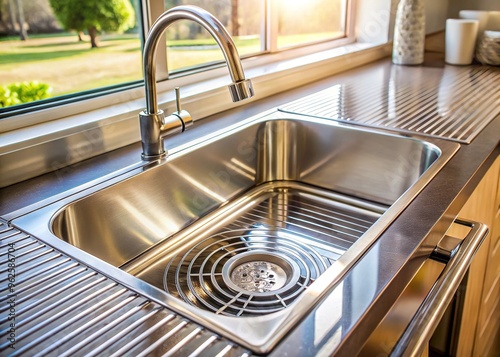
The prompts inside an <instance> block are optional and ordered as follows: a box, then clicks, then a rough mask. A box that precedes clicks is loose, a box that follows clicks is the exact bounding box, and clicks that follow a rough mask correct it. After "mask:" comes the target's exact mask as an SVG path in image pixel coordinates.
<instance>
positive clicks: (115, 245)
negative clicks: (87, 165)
mask: <svg viewBox="0 0 500 357" xmlns="http://www.w3.org/2000/svg"><path fill="white" fill-rule="evenodd" d="M458 147H459V146H458V144H455V143H451V142H447V141H442V140H434V139H432V140H429V139H426V140H425V141H424V140H421V139H418V138H411V137H407V136H401V135H395V134H388V133H385V132H383V131H376V130H373V129H371V130H366V129H363V128H359V127H353V126H348V125H345V124H340V123H338V122H335V121H331V120H323V119H317V118H311V117H307V116H300V115H294V114H284V113H280V112H278V111H273V112H270V113H265V114H263V115H261V116H257V117H253V118H250V119H248V120H246V121H243V122H241V123H238V124H235V125H233V126H231V127H227V128H222V129H220V130H219V131H217V132H213V133H211V134H209V135H206V136H204V137H201V138H199V139H196V140H194V141H192V142H189V143H187V144H185V145H182V146H180V147H177V148H174V149H172V150H171V151H170V154H169V156H168V157H167V158H166V159H163V160H159V161H157V162H153V163H149V164H146V163H144V166H142V167H140V168H137V169H133V170H131V171H129V172H127V173H124V174H122V175H120V176H118V177H116V178H114V179H111V180H108V181H104V182H101V183H99V184H96V185H94V186H93V187H90V188H87V189H85V190H83V191H82V192H80V193H77V194H74V195H72V196H69V197H67V198H65V199H63V200H61V201H58V202H55V203H53V204H50V205H48V206H46V207H44V208H41V209H39V210H37V211H35V212H32V213H30V214H27V215H26V216H23V217H20V218H19V219H16V220H14V224H15V225H17V226H18V227H20V228H22V229H24V230H26V231H27V232H29V233H32V234H34V235H35V236H37V237H38V238H40V239H41V240H43V241H45V242H46V243H47V244H50V245H53V246H56V247H57V248H59V249H61V250H63V251H65V252H66V253H67V254H69V255H72V256H73V257H74V258H76V259H78V260H80V261H82V262H83V263H86V264H88V265H91V266H92V267H94V268H95V269H97V270H100V271H101V272H102V273H103V274H106V275H108V276H111V277H114V278H115V279H117V280H120V282H121V283H123V284H125V285H127V286H129V287H131V288H133V289H136V290H138V291H139V292H141V293H143V294H145V295H148V294H149V295H151V294H152V295H154V297H155V299H157V300H160V301H162V302H163V303H164V304H166V305H167V306H169V307H170V308H172V309H174V310H175V311H177V312H179V313H181V314H183V315H185V316H187V317H188V318H190V319H192V320H194V321H196V322H198V323H200V324H201V325H203V326H206V327H208V328H211V329H212V330H214V331H216V332H217V333H220V334H222V335H224V336H227V337H228V338H230V339H232V340H234V341H236V342H237V343H240V344H241V345H243V346H245V347H247V348H249V349H251V350H252V351H254V352H256V353H266V352H268V351H270V350H271V349H272V348H273V347H274V346H275V345H276V344H277V343H278V342H279V341H280V339H281V338H282V337H284V336H285V335H286V334H287V332H288V331H290V329H292V328H293V327H294V326H295V325H296V324H297V323H298V322H299V321H300V320H301V319H303V317H304V316H305V315H306V314H307V313H308V311H310V310H311V309H312V308H313V307H314V305H315V304H316V303H317V302H318V301H319V300H320V299H321V297H322V296H324V295H325V294H326V293H328V292H329V291H331V289H333V288H334V287H335V286H336V284H338V283H339V282H340V281H341V280H342V277H343V275H344V274H345V273H346V272H347V271H348V270H349V269H350V268H351V267H352V266H353V265H354V264H355V263H356V262H357V261H358V260H359V259H360V258H361V257H362V255H363V253H364V252H366V251H367V250H368V249H369V247H370V246H371V244H372V243H373V242H375V240H376V239H377V238H378V237H379V236H380V235H381V234H382V233H383V231H384V230H385V229H386V228H387V227H388V225H389V224H391V222H392V221H393V220H394V219H396V217H397V216H398V214H399V213H400V212H401V211H402V210H403V209H404V208H405V207H406V206H407V205H408V204H409V203H410V202H411V200H412V199H413V198H414V197H415V196H416V195H417V194H418V192H420V190H422V189H423V188H424V187H425V185H426V184H427V183H428V182H429V181H430V180H431V179H432V177H433V176H434V175H435V174H436V173H437V172H438V171H439V170H440V169H441V168H442V167H443V165H444V164H445V163H446V162H447V161H448V160H449V159H450V158H451V157H452V156H453V154H454V153H455V152H456V150H458ZM74 247H76V248H78V249H75V248H74ZM96 258H97V259H96ZM109 265H112V266H114V267H119V268H120V269H121V270H123V271H125V272H126V273H128V274H124V273H120V274H119V275H116V274H112V273H110V272H112V271H115V270H116V269H114V268H112V267H110V266H109Z"/></svg>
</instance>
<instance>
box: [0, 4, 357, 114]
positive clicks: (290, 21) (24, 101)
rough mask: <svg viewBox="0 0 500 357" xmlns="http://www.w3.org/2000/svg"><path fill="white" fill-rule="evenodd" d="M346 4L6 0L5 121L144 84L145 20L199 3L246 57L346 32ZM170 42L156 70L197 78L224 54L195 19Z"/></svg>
mask: <svg viewBox="0 0 500 357" xmlns="http://www.w3.org/2000/svg"><path fill="white" fill-rule="evenodd" d="M348 1H349V0H311V1H299V0H217V1H214V0H149V1H148V0H142V1H141V0H114V1H104V0H86V1H81V0H10V1H3V2H0V118H1V117H2V116H3V117H5V116H9V115H12V113H16V110H17V112H20V111H21V112H22V110H32V109H31V107H33V106H38V105H45V106H54V105H57V104H58V103H60V102H61V101H65V102H67V101H73V100H78V99H79V98H82V97H84V98H88V97H92V96H97V95H102V94H103V92H104V93H106V92H110V91H116V90H122V89H124V88H130V87H131V86H137V87H138V86H140V85H142V56H141V44H142V43H143V42H144V35H143V32H144V31H142V30H141V29H143V28H144V25H143V23H147V20H146V19H149V18H153V19H154V18H156V17H158V16H159V15H160V14H161V12H163V11H164V10H166V9H169V8H172V7H173V6H177V5H184V4H191V5H197V6H200V7H202V8H204V9H206V10H208V11H209V12H211V13H212V14H214V15H215V16H216V17H217V18H218V19H219V20H220V21H221V22H222V23H223V24H224V26H225V27H226V28H227V29H228V31H229V32H230V33H231V35H232V36H233V39H234V40H235V43H236V45H237V48H238V51H239V53H240V56H242V57H243V58H245V57H250V56H257V55H263V54H267V53H272V52H277V51H282V50H286V49H290V48H294V47H297V46H304V45H309V44H314V43H318V42H322V41H332V40H335V39H339V38H344V37H346V35H347V30H346V18H347V2H348ZM144 4H146V5H147V7H148V9H147V10H146V9H143V8H142V6H143V5H144ZM148 12H150V13H148ZM105 14H112V15H110V17H106V16H105ZM75 15H78V16H75ZM82 15H83V16H82ZM82 18H83V19H87V20H82ZM143 19H144V20H143ZM22 37H25V38H26V39H25V40H21V38H22ZM166 38H167V47H166V60H165V61H164V63H159V64H157V67H160V68H159V69H160V70H161V69H162V68H161V67H162V66H163V67H164V68H163V69H164V70H167V64H168V72H169V73H170V74H175V75H185V74H191V73H193V70H194V69H196V70H197V71H199V70H200V68H210V66H212V65H217V64H220V63H221V61H222V59H223V58H222V53H221V51H220V50H219V48H218V47H217V46H216V44H215V42H214V41H213V39H212V38H211V36H210V35H209V34H208V33H207V32H206V31H205V30H204V29H202V28H201V27H200V26H198V25H196V24H194V23H192V22H181V21H180V22H178V23H176V24H175V25H174V26H172V27H171V28H169V30H168V32H167V35H166Z"/></svg>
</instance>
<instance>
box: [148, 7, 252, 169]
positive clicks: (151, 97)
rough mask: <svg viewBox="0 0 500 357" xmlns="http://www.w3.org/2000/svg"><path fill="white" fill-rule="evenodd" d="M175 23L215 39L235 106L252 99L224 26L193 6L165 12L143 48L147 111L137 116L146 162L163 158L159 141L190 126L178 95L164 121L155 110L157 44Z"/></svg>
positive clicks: (156, 101)
mask: <svg viewBox="0 0 500 357" xmlns="http://www.w3.org/2000/svg"><path fill="white" fill-rule="evenodd" d="M178 20H191V21H194V22H196V23H198V24H200V25H201V26H203V27H204V28H205V29H206V30H207V31H208V32H209V33H210V34H211V35H212V37H213V38H214V39H215V41H216V42H217V44H218V45H219V47H220V48H221V50H222V53H223V54H224V58H225V60H226V64H227V67H228V69H229V74H230V76H231V79H232V81H233V83H232V84H230V85H229V86H228V87H229V91H230V94H231V98H232V100H233V101H234V102H236V101H240V100H243V99H246V98H250V97H252V96H253V94H254V92H253V87H252V83H251V81H250V80H249V79H246V78H245V74H244V72H243V67H242V65H241V61H240V57H239V55H238V51H237V49H236V46H235V44H234V42H233V40H232V38H231V36H230V35H229V33H228V32H227V31H226V29H225V28H224V26H223V25H222V24H221V23H220V21H219V20H217V19H216V18H215V17H214V16H213V15H211V14H210V13H209V12H207V11H205V10H203V9H201V8H199V7H196V6H177V7H174V8H172V9H170V10H168V11H166V12H164V13H163V14H162V15H161V16H160V17H159V18H158V19H157V20H156V21H155V23H154V24H153V26H152V27H151V30H150V32H149V35H148V38H147V39H146V43H145V45H144V56H143V65H144V85H145V90H146V110H144V111H143V112H141V113H140V114H139V118H140V126H141V140H142V148H143V153H142V157H143V159H146V160H154V159H158V158H160V157H162V156H164V155H165V149H164V147H163V141H162V137H163V136H164V135H166V134H168V133H173V132H178V131H184V130H185V128H186V126H188V125H190V124H191V123H192V119H191V116H190V115H189V113H188V112H186V111H185V110H181V109H180V104H179V103H180V101H179V94H178V93H179V92H178V91H177V92H176V96H177V111H176V112H174V113H173V114H172V115H169V116H168V117H165V115H164V113H163V111H162V110H160V109H159V108H158V99H157V96H156V68H155V57H156V50H157V47H158V43H159V40H160V38H161V36H162V34H163V33H164V32H165V30H166V29H167V28H168V27H169V26H170V25H172V24H173V23H174V22H176V21H178Z"/></svg>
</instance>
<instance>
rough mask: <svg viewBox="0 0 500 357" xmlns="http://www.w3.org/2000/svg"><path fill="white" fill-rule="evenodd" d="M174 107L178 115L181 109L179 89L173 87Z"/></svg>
mask: <svg viewBox="0 0 500 357" xmlns="http://www.w3.org/2000/svg"><path fill="white" fill-rule="evenodd" d="M175 106H176V107H177V112H178V113H180V112H181V110H182V108H181V89H180V88H179V87H175Z"/></svg>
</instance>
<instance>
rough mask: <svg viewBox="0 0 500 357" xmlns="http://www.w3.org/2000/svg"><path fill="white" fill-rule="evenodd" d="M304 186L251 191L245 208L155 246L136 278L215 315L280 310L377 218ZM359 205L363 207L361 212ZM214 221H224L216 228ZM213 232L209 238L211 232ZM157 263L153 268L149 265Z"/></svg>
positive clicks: (367, 210) (210, 219) (216, 214)
mask: <svg viewBox="0 0 500 357" xmlns="http://www.w3.org/2000/svg"><path fill="white" fill-rule="evenodd" d="M328 196H329V195H328V194H327V193H324V192H323V193H322V192H321V191H320V190H318V189H313V188H310V187H308V186H302V185H297V184H295V185H293V187H288V186H286V185H283V187H281V185H279V186H271V187H269V186H268V185H263V186H259V188H258V189H257V190H256V192H254V193H252V201H251V204H250V205H246V207H245V208H244V210H242V209H241V208H240V207H239V206H240V205H239V204H238V203H236V204H235V205H234V207H231V208H230V209H227V208H226V212H224V213H223V214H222V215H221V214H219V212H217V211H215V212H214V213H213V214H212V215H210V216H208V217H206V219H205V221H206V222H207V223H204V222H200V223H199V224H200V225H201V226H202V227H203V231H208V232H210V234H209V235H207V234H204V233H203V232H199V231H198V230H196V231H194V232H192V233H191V234H190V235H187V236H186V237H184V238H183V241H185V243H183V244H182V249H176V250H174V251H172V250H169V249H168V244H163V245H162V246H161V247H159V248H158V250H159V253H158V254H154V253H150V255H152V256H153V257H154V258H153V261H150V260H149V261H141V262H140V265H141V266H143V268H142V269H141V273H140V274H137V276H138V277H140V278H142V279H144V280H145V281H147V282H149V283H151V284H153V285H155V286H158V287H161V286H162V282H161V281H155V280H154V279H152V278H154V277H157V276H160V274H159V273H157V272H155V270H157V269H162V268H163V266H165V263H163V261H164V258H163V257H164V256H172V258H171V259H170V260H169V261H168V264H166V266H167V267H166V269H165V273H164V281H163V283H164V287H165V289H166V291H167V292H169V293H170V294H172V295H173V296H175V297H178V298H180V299H182V300H184V301H186V302H188V303H190V304H192V305H195V306H198V307H200V308H203V309H207V310H209V311H213V312H215V313H217V314H223V315H234V316H251V315H262V314H269V313H272V312H276V311H279V310H281V309H284V308H286V307H288V306H289V305H290V304H291V303H292V302H293V301H295V300H296V299H297V298H298V297H299V295H300V294H301V293H302V292H303V291H305V290H306V289H307V288H308V287H309V286H310V285H311V284H312V283H313V282H314V281H315V280H316V279H317V278H318V277H319V276H320V275H321V274H322V273H323V272H324V271H325V270H326V269H327V268H328V267H329V266H330V265H331V264H333V263H334V262H335V261H337V260H338V258H339V257H340V256H342V254H343V253H344V252H345V251H347V250H348V249H349V248H350V247H351V246H352V244H353V243H354V242H355V241H357V240H358V239H359V238H360V237H361V236H362V235H363V233H365V232H366V231H367V230H368V229H369V228H370V227H371V226H372V224H373V223H374V222H375V221H376V220H377V219H378V217H379V216H380V215H381V214H382V213H383V210H379V211H375V212H374V211H372V210H371V209H373V206H372V205H366V204H364V202H363V201H358V202H356V205H355V206H354V205H352V206H351V205H347V204H345V203H344V202H342V200H341V199H342V198H341V197H340V198H339V199H340V201H336V200H335V199H332V198H331V197H330V198H329V197H328ZM365 206H367V208H365ZM216 222H224V224H223V225H222V227H220V224H217V223H216ZM214 231H215V233H213V232H214ZM157 262H160V263H157Z"/></svg>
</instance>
